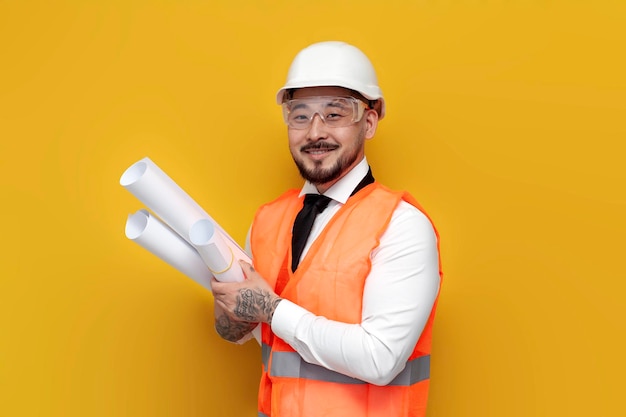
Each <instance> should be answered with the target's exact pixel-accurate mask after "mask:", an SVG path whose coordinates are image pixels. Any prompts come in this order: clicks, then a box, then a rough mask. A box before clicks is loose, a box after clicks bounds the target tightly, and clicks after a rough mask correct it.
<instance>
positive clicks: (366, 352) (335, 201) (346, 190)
mask: <svg viewBox="0 0 626 417" xmlns="http://www.w3.org/2000/svg"><path fill="white" fill-rule="evenodd" d="M368 169H369V166H368V164H367V160H366V159H365V158H363V160H362V161H361V162H360V163H359V164H358V165H357V166H355V167H354V168H353V169H352V170H351V171H350V172H348V174H346V175H345V176H344V177H343V178H342V179H341V180H339V181H338V182H337V183H335V184H334V185H333V186H332V187H330V188H329V189H328V190H327V191H326V192H325V193H324V194H325V195H326V196H328V197H330V198H332V201H331V202H330V203H329V205H328V207H327V208H326V210H324V211H323V212H322V213H320V214H319V215H318V216H317V218H316V219H315V222H314V224H313V228H312V230H311V234H310V236H309V239H308V241H307V244H306V246H305V248H304V251H303V253H302V257H301V259H302V258H303V257H305V256H306V254H307V251H308V249H309V248H310V246H311V244H312V242H313V241H314V240H315V239H316V238H317V237H318V236H319V234H320V233H321V231H322V230H323V229H324V227H325V226H326V225H327V224H328V221H329V220H330V219H331V218H332V217H333V216H334V215H335V213H337V211H338V210H339V209H340V208H341V207H342V206H343V205H344V204H345V203H346V201H347V200H348V198H349V197H350V194H351V193H352V191H353V190H354V189H355V187H356V186H357V185H358V184H359V182H360V181H361V180H362V179H363V178H364V177H365V175H367V171H368ZM307 193H309V194H310V193H316V194H318V191H317V188H316V187H315V186H314V185H313V184H311V183H309V182H307V183H305V185H304V187H303V188H302V191H301V195H302V194H307ZM370 257H371V261H372V268H371V271H370V273H369V275H368V276H367V278H366V281H365V288H364V292H363V306H362V321H361V323H359V324H347V323H342V322H338V321H333V320H329V319H327V318H325V317H322V316H316V315H315V314H313V313H312V312H310V311H307V310H306V309H304V308H302V307H300V306H298V305H296V304H295V303H293V302H291V301H289V300H282V301H281V302H280V303H279V304H278V306H277V307H276V310H275V311H274V316H273V319H272V324H271V327H272V331H273V332H274V334H276V336H278V337H280V338H281V339H283V340H284V341H285V342H287V343H288V344H289V345H290V346H291V347H292V348H293V349H294V350H296V351H297V352H298V353H299V354H300V356H301V357H302V358H303V359H304V360H305V361H306V362H309V363H313V364H316V365H320V366H323V367H325V368H328V369H330V370H333V371H336V372H339V373H342V374H345V375H348V376H351V377H353V378H358V379H361V380H363V381H366V382H369V383H372V384H376V385H385V384H387V383H389V382H390V381H391V380H392V379H393V378H394V377H395V376H396V375H397V374H398V373H400V371H402V369H403V368H404V366H405V364H406V362H407V360H408V358H409V356H410V354H411V352H412V351H413V347H414V346H415V343H416V342H417V340H418V339H419V336H420V334H421V333H422V330H423V329H424V326H425V325H426V322H427V321H428V317H429V315H430V312H431V309H432V306H433V303H434V301H435V299H436V297H437V293H438V291H439V258H438V253H437V238H436V236H435V233H434V230H433V227H432V224H431V223H430V221H429V220H428V218H427V217H426V216H425V215H424V214H423V213H422V212H421V211H419V210H418V209H416V208H415V207H413V206H412V205H410V204H408V203H406V202H404V201H402V202H401V203H400V204H399V205H398V207H397V208H396V209H395V211H394V213H393V215H392V218H391V221H390V223H389V226H388V228H387V230H386V231H385V233H384V234H383V236H382V237H381V239H380V245H379V246H378V247H377V248H376V249H374V250H373V251H372V253H371V255H370Z"/></svg>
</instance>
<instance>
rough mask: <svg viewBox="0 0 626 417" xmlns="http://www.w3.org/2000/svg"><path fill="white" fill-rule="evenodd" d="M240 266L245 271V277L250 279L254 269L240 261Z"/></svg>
mask: <svg viewBox="0 0 626 417" xmlns="http://www.w3.org/2000/svg"><path fill="white" fill-rule="evenodd" d="M239 266H241V270H242V271H243V275H244V276H245V277H246V278H248V276H249V275H250V273H252V272H254V267H252V265H251V264H249V263H248V262H246V261H243V260H240V261H239Z"/></svg>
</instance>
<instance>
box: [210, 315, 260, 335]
mask: <svg viewBox="0 0 626 417" xmlns="http://www.w3.org/2000/svg"><path fill="white" fill-rule="evenodd" d="M257 324H258V323H248V322H243V321H234V320H231V319H230V317H228V316H227V315H226V314H222V315H221V316H220V317H218V318H217V320H215V330H216V331H217V334H219V335H220V336H221V337H222V338H224V339H226V340H228V341H229V342H236V341H238V340H240V339H241V338H242V337H244V336H245V335H247V334H248V333H250V332H251V331H252V330H253V329H254V328H255V327H256V326H257Z"/></svg>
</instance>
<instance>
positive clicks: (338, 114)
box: [282, 96, 369, 130]
mask: <svg viewBox="0 0 626 417" xmlns="http://www.w3.org/2000/svg"><path fill="white" fill-rule="evenodd" d="M368 108H369V106H368V105H367V104H365V103H364V102H363V101H362V100H359V99H357V98H355V97H350V96H347V97H338V96H315V97H306V98H300V99H291V100H287V101H285V102H284V103H283V104H282V109H283V118H284V120H285V124H287V126H289V127H290V128H292V129H298V130H303V129H308V128H309V127H310V126H311V123H313V119H314V118H315V115H318V116H319V117H320V119H321V120H322V122H324V124H326V126H328V127H346V126H350V125H352V124H354V123H357V122H359V121H360V120H361V119H362V118H363V114H364V113H365V109H368Z"/></svg>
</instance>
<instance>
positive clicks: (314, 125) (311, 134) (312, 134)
mask: <svg viewBox="0 0 626 417" xmlns="http://www.w3.org/2000/svg"><path fill="white" fill-rule="evenodd" d="M327 137H328V130H327V126H326V123H325V122H324V120H323V119H322V116H321V115H320V114H319V113H315V114H314V115H313V119H312V120H311V126H309V131H308V132H307V139H308V140H311V141H317V140H320V139H326V138H327Z"/></svg>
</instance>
